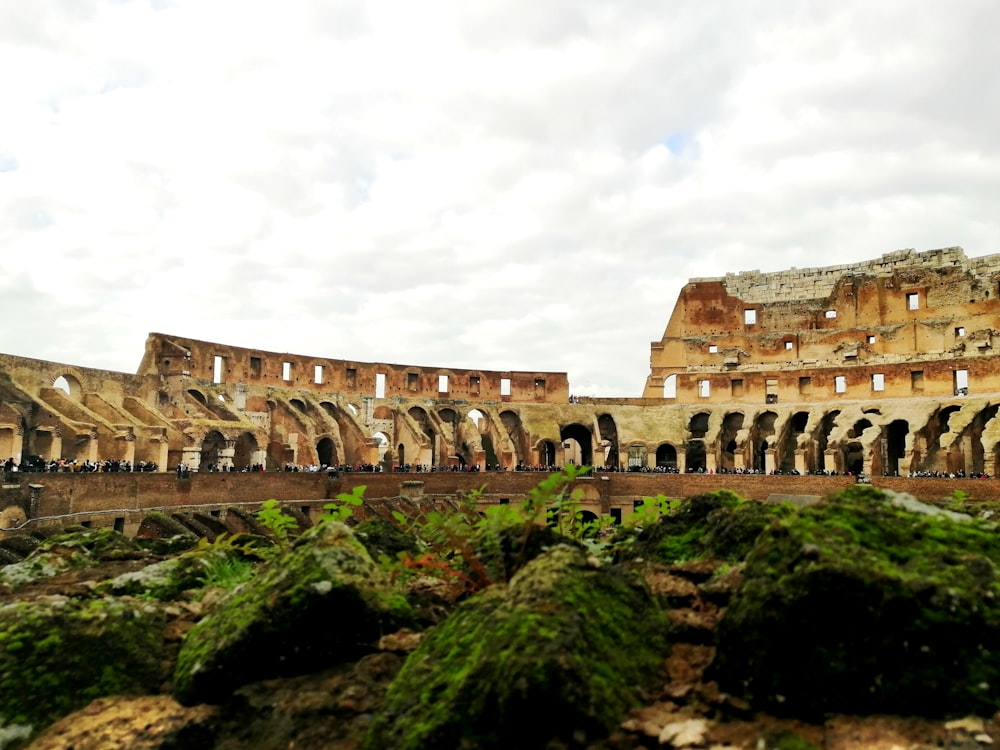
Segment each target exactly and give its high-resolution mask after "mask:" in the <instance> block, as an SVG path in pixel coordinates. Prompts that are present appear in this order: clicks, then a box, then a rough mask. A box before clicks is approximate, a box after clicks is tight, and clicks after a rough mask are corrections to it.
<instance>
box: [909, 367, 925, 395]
mask: <svg viewBox="0 0 1000 750" xmlns="http://www.w3.org/2000/svg"><path fill="white" fill-rule="evenodd" d="M910 390H911V391H914V392H915V393H921V392H923V390H924V371H923V370H913V371H911V372H910Z"/></svg>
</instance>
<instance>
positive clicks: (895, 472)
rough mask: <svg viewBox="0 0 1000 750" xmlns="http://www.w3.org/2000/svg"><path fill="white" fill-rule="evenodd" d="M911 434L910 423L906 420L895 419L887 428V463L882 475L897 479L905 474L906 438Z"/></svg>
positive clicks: (883, 467) (884, 464) (883, 465)
mask: <svg viewBox="0 0 1000 750" xmlns="http://www.w3.org/2000/svg"><path fill="white" fill-rule="evenodd" d="M909 433H910V423H909V422H907V421H906V420H905V419H894V420H893V421H891V422H890V423H889V424H888V425H886V428H885V462H884V463H883V464H882V473H883V474H884V475H886V476H890V477H895V476H899V475H900V474H905V473H906V470H905V467H904V466H902V463H903V460H904V459H905V458H906V436H907V435H908V434H909Z"/></svg>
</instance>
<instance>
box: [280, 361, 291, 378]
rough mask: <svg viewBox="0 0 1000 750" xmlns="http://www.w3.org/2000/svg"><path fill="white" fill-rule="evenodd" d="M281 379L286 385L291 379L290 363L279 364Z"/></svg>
mask: <svg viewBox="0 0 1000 750" xmlns="http://www.w3.org/2000/svg"><path fill="white" fill-rule="evenodd" d="M281 379H282V380H284V381H285V382H286V383H287V382H288V381H290V380H291V379H292V363H291V362H282V363H281Z"/></svg>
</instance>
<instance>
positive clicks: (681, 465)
mask: <svg viewBox="0 0 1000 750" xmlns="http://www.w3.org/2000/svg"><path fill="white" fill-rule="evenodd" d="M687 457H688V455H687V443H681V446H680V450H679V451H677V471H679V472H680V473H681V474H686V473H687Z"/></svg>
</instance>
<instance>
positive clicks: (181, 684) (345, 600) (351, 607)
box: [174, 523, 412, 704]
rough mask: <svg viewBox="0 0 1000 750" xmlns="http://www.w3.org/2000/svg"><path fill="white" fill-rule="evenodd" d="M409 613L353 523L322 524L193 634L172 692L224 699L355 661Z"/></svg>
mask: <svg viewBox="0 0 1000 750" xmlns="http://www.w3.org/2000/svg"><path fill="white" fill-rule="evenodd" d="M411 618H412V613H411V610H410V608H409V605H408V604H407V603H406V600H405V598H404V597H403V596H401V595H400V594H396V593H393V592H391V591H390V590H389V588H388V586H387V584H386V583H385V581H384V579H383V577H382V574H381V573H380V571H379V570H378V568H377V567H376V566H375V564H374V563H373V562H372V559H371V557H370V556H369V555H368V553H367V552H366V551H365V549H364V547H362V546H361V544H360V543H359V542H358V541H357V539H356V538H355V537H354V535H353V534H352V533H351V531H350V529H348V528H347V527H346V526H344V525H343V524H339V523H328V524H322V525H320V526H317V527H315V528H313V529H310V530H309V531H307V532H306V533H304V534H303V535H302V536H301V537H299V539H298V540H297V542H296V544H295V546H294V547H293V548H292V549H290V550H288V551H286V552H284V553H283V554H280V555H278V556H276V557H275V558H274V559H273V560H271V561H270V562H268V563H267V564H265V565H264V566H263V567H262V568H261V569H260V570H259V572H258V573H257V575H256V576H255V577H254V578H253V579H251V580H250V581H248V582H247V583H245V584H243V585H242V586H240V587H238V588H237V589H235V590H234V591H233V592H232V594H231V595H229V596H228V597H226V598H224V599H223V600H222V601H220V602H219V604H218V605H217V606H216V607H215V608H214V609H212V610H211V611H210V612H209V613H208V614H207V615H206V616H205V617H204V618H203V619H202V620H201V621H200V622H199V623H198V624H197V625H196V626H195V627H194V628H193V629H192V630H191V631H190V632H189V633H188V634H187V636H186V637H185V639H184V643H183V644H182V646H181V651H180V654H179V656H178V660H177V669H176V671H175V674H174V694H175V695H176V696H177V698H178V700H180V701H181V702H183V703H189V704H190V703H197V702H205V703H212V702H221V701H224V700H226V699H228V698H229V695H230V694H231V692H232V691H233V689H235V688H236V687H239V686H240V685H243V684H246V683H248V682H253V681H256V680H262V679H265V678H268V677H276V676H283V675H294V674H301V673H304V672H308V671H314V670H317V669H323V668H325V667H328V666H331V665H333V664H337V663H341V662H346V661H350V660H352V659H356V658H358V657H359V656H360V655H361V654H363V653H364V652H365V651H366V650H369V649H370V648H371V646H372V644H374V643H375V642H376V641H377V640H378V638H379V637H380V636H381V635H382V634H383V633H385V632H391V631H393V630H396V629H398V628H399V627H401V626H403V625H407V624H409V623H410V622H411Z"/></svg>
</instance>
